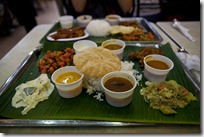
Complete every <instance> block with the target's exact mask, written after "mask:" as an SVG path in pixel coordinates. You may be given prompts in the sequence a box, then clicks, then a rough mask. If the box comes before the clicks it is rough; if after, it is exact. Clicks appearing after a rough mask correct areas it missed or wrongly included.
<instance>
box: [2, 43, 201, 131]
mask: <svg viewBox="0 0 204 137" xmlns="http://www.w3.org/2000/svg"><path fill="white" fill-rule="evenodd" d="M41 50H42V47H41V46H39V47H37V48H36V49H34V50H33V51H31V52H30V53H29V55H28V56H27V57H26V58H25V59H24V61H23V62H22V63H21V64H20V66H19V67H18V68H17V69H16V71H15V72H14V73H13V74H12V75H11V76H10V77H9V78H8V80H7V81H6V82H5V83H4V84H3V86H2V87H1V88H0V95H2V94H3V93H4V92H5V91H6V90H7V89H8V88H9V86H10V85H12V84H13V83H15V82H16V81H17V79H18V78H19V77H20V76H21V75H22V74H23V72H24V71H25V70H26V69H27V67H28V66H29V65H30V64H33V63H35V62H36V60H37V58H38V57H39V55H40V53H41ZM191 80H192V79H191ZM195 89H197V93H196V94H197V96H199V95H198V94H199V93H200V89H198V88H197V86H195ZM28 125H29V127H61V126H64V127H87V126H91V127H95V126H99V127H130V126H136V127H138V126H140V127H143V126H157V127H167V128H169V127H172V128H175V127H180V126H181V125H179V124H170V125H169V124H154V123H135V122H107V121H98V120H34V119H33V120H31V119H5V118H1V116H0V127H27V126H28ZM183 126H186V125H183ZM188 126H190V127H191V126H193V127H198V128H199V125H191V124H189V125H188Z"/></svg>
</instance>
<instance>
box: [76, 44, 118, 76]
mask: <svg viewBox="0 0 204 137" xmlns="http://www.w3.org/2000/svg"><path fill="white" fill-rule="evenodd" d="M73 62H74V65H75V66H76V68H77V69H78V70H79V71H81V72H82V73H84V75H86V76H90V77H102V76H104V75H105V74H107V73H109V72H112V71H119V70H120V69H121V67H122V66H121V62H120V60H119V58H118V57H117V56H116V55H115V54H114V53H113V52H112V51H111V50H108V49H105V48H102V47H90V48H87V49H85V50H83V51H82V52H80V53H78V54H76V55H74V58H73Z"/></svg>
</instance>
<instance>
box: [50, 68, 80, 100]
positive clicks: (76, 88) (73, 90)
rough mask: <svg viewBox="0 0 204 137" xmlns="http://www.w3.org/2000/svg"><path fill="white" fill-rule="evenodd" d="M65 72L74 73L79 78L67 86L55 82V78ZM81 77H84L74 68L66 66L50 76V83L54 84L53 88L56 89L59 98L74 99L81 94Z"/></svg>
mask: <svg viewBox="0 0 204 137" xmlns="http://www.w3.org/2000/svg"><path fill="white" fill-rule="evenodd" d="M65 72H76V73H78V74H80V75H81V77H80V79H78V80H77V81H74V82H72V83H69V84H60V83H58V82H56V79H57V77H58V76H59V75H61V74H63V73H65ZM83 77H84V74H83V73H81V72H80V71H78V70H77V69H76V67H75V66H66V67H62V68H59V69H57V70H56V71H55V72H54V73H53V74H52V81H53V82H54V83H55V86H56V87H57V90H58V93H59V95H60V96H61V97H63V98H74V97H76V96H78V95H79V94H80V93H81V92H82V81H83Z"/></svg>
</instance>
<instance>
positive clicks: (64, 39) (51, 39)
mask: <svg viewBox="0 0 204 137" xmlns="http://www.w3.org/2000/svg"><path fill="white" fill-rule="evenodd" d="M56 33H57V32H52V33H50V34H49V35H48V36H47V39H48V40H49V41H76V40H81V39H84V38H87V37H88V36H89V34H88V33H87V32H86V31H85V32H84V33H85V34H84V35H83V36H81V37H75V38H62V39H56V40H55V39H53V38H52V37H51V35H53V34H56Z"/></svg>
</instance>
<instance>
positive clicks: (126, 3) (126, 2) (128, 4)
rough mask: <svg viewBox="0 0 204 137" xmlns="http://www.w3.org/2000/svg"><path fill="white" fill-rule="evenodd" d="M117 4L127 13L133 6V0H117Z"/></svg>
mask: <svg viewBox="0 0 204 137" xmlns="http://www.w3.org/2000/svg"><path fill="white" fill-rule="evenodd" d="M118 4H119V5H120V7H121V9H122V11H123V12H124V13H128V12H129V11H130V10H131V9H132V7H133V6H134V5H133V0H118Z"/></svg>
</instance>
